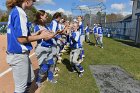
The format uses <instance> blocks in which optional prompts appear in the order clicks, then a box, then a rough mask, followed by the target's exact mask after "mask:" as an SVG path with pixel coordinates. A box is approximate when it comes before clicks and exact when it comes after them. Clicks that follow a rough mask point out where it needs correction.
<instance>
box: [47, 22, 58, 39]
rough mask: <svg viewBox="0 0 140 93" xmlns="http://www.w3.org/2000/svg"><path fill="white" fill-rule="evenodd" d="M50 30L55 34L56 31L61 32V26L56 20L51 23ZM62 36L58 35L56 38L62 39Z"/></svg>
mask: <svg viewBox="0 0 140 93" xmlns="http://www.w3.org/2000/svg"><path fill="white" fill-rule="evenodd" d="M49 30H51V31H53V32H54V33H56V31H58V30H59V24H58V22H57V21H56V20H52V22H51V23H50V26H49ZM60 37H61V35H57V36H56V38H57V39H58V38H60Z"/></svg>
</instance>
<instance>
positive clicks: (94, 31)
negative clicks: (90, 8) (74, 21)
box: [93, 26, 98, 34]
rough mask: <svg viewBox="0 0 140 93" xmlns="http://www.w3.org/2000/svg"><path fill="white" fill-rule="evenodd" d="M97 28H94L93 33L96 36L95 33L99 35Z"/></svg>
mask: <svg viewBox="0 0 140 93" xmlns="http://www.w3.org/2000/svg"><path fill="white" fill-rule="evenodd" d="M97 28H98V27H97V26H95V27H94V28H93V33H94V34H95V33H97Z"/></svg>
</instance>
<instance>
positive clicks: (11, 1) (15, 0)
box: [6, 0, 25, 10]
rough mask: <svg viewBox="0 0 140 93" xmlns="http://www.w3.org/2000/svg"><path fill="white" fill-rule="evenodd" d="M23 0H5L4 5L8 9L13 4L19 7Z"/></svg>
mask: <svg viewBox="0 0 140 93" xmlns="http://www.w3.org/2000/svg"><path fill="white" fill-rule="evenodd" d="M24 1H25V0H6V7H7V9H8V10H11V9H12V8H13V7H15V6H19V7H21V5H22V3H23V2H24Z"/></svg>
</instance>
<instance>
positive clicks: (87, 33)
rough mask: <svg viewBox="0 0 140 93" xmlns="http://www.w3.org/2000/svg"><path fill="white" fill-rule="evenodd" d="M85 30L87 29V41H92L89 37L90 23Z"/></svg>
mask: <svg viewBox="0 0 140 93" xmlns="http://www.w3.org/2000/svg"><path fill="white" fill-rule="evenodd" d="M85 31H86V42H90V39H89V33H90V29H89V25H88V24H87V26H86V28H85Z"/></svg>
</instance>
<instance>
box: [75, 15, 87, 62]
mask: <svg viewBox="0 0 140 93" xmlns="http://www.w3.org/2000/svg"><path fill="white" fill-rule="evenodd" d="M77 20H78V22H79V31H80V42H81V45H82V48H81V53H80V60H79V63H81V62H82V61H83V57H85V55H84V49H83V42H84V41H85V33H84V26H83V23H82V17H81V16H78V17H77Z"/></svg>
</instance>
